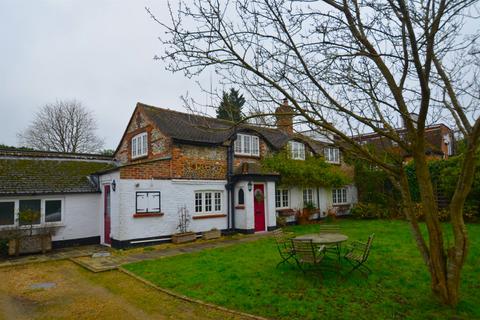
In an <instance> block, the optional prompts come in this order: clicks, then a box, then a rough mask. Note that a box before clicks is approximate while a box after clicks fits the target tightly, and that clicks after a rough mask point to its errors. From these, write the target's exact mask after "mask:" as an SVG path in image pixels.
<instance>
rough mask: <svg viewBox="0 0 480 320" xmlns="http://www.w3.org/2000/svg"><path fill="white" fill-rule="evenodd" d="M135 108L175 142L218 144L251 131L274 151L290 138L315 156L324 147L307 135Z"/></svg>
mask: <svg viewBox="0 0 480 320" xmlns="http://www.w3.org/2000/svg"><path fill="white" fill-rule="evenodd" d="M137 106H138V107H141V108H143V110H144V111H145V114H146V115H147V116H148V117H149V118H150V119H151V120H152V121H153V122H154V123H155V125H156V126H157V127H158V128H159V129H160V130H161V131H162V132H163V133H164V134H166V135H168V136H170V137H171V138H173V139H174V140H177V141H179V142H185V143H206V144H222V143H224V142H225V141H227V140H228V139H229V138H230V137H231V136H232V135H233V134H234V133H235V131H237V132H241V131H253V132H256V133H257V134H259V135H260V136H262V137H263V138H264V139H265V140H266V141H267V142H268V143H269V144H270V145H271V146H272V147H274V148H275V149H281V148H283V147H284V146H285V144H286V143H287V142H288V141H290V140H294V139H299V140H302V141H304V142H305V143H307V144H308V145H309V146H310V147H311V148H312V149H313V151H314V152H316V153H320V152H321V148H322V146H323V145H325V144H324V143H321V142H318V141H314V140H312V139H311V138H309V137H307V136H304V135H300V134H288V133H286V132H284V131H282V130H279V129H274V128H266V127H261V126H257V125H252V124H237V125H235V123H234V122H231V121H227V120H222V119H216V118H211V117H205V116H201V115H194V114H188V113H183V112H178V111H173V110H169V109H163V108H158V107H153V106H149V105H145V104H142V103H138V104H137Z"/></svg>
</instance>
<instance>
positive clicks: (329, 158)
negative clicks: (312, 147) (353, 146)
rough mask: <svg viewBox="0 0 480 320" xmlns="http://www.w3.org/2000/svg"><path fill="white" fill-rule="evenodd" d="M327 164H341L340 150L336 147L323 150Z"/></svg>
mask: <svg viewBox="0 0 480 320" xmlns="http://www.w3.org/2000/svg"><path fill="white" fill-rule="evenodd" d="M323 154H324V157H325V162H328V163H337V164H338V163H340V149H339V148H336V147H325V148H324V149H323Z"/></svg>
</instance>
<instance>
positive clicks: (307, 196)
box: [303, 189, 314, 206]
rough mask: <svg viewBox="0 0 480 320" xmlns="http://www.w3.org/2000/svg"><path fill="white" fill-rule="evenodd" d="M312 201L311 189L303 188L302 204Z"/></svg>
mask: <svg viewBox="0 0 480 320" xmlns="http://www.w3.org/2000/svg"><path fill="white" fill-rule="evenodd" d="M307 203H312V204H313V203H314V202H313V190H312V189H303V205H304V206H305V205H306V204H307Z"/></svg>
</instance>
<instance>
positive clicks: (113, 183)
mask: <svg viewBox="0 0 480 320" xmlns="http://www.w3.org/2000/svg"><path fill="white" fill-rule="evenodd" d="M115 189H117V183H116V182H115V179H113V181H112V190H113V191H115Z"/></svg>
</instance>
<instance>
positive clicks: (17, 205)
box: [0, 197, 65, 229]
mask: <svg viewBox="0 0 480 320" xmlns="http://www.w3.org/2000/svg"><path fill="white" fill-rule="evenodd" d="M21 200H40V223H38V224H34V225H33V227H34V228H41V227H44V226H55V225H60V226H61V225H63V224H64V220H65V199H64V198H57V197H55V198H43V197H26V198H13V199H2V200H0V202H14V203H15V204H14V224H9V225H0V229H6V228H12V227H22V228H28V226H25V225H23V226H21V225H20V221H19V212H20V201H21ZM46 201H60V202H61V206H60V208H61V213H60V221H52V222H46V221H45V209H46V204H45V202H46Z"/></svg>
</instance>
